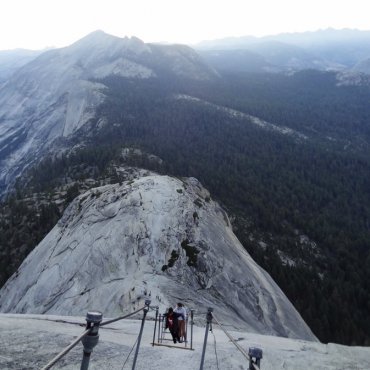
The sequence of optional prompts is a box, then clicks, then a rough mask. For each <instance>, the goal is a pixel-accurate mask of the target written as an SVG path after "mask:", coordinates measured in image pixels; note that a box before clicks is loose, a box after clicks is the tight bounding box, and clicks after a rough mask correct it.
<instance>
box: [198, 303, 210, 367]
mask: <svg viewBox="0 0 370 370" xmlns="http://www.w3.org/2000/svg"><path fill="white" fill-rule="evenodd" d="M212 312H213V308H212V307H209V308H208V312H207V315H206V319H207V325H206V331H205V334H204V343H203V351H202V359H201V361H200V368H199V370H203V365H204V357H205V355H206V348H207V339H208V331H212V319H213V315H212Z"/></svg>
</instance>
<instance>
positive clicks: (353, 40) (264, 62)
mask: <svg viewBox="0 0 370 370" xmlns="http://www.w3.org/2000/svg"><path fill="white" fill-rule="evenodd" d="M194 47H195V48H196V49H197V50H198V51H199V53H200V54H201V55H203V56H204V57H205V58H206V60H207V61H208V62H209V63H210V64H211V65H214V66H216V67H217V66H220V64H221V60H224V63H225V65H224V66H223V69H224V70H225V69H226V70H235V67H236V70H240V71H243V70H244V71H257V72H258V71H273V70H275V71H276V70H278V71H284V70H285V71H286V70H302V69H308V68H312V69H320V70H343V69H351V68H353V67H355V66H356V65H357V64H358V63H361V62H362V61H363V60H366V59H367V58H369V57H370V31H358V30H350V29H344V30H334V29H327V30H320V31H316V32H304V33H290V34H289V33H288V34H279V35H274V36H265V37H261V38H257V37H251V36H247V37H238V38H237V37H234V38H226V39H220V40H212V41H203V42H201V43H199V44H197V45H194ZM216 52H217V53H216ZM250 52H252V53H253V57H252V55H251V54H250ZM241 55H244V56H243V57H241ZM216 56H218V57H216ZM261 57H262V59H261V60H260V63H259V64H258V63H257V65H256V58H261ZM238 58H241V59H240V60H239V61H238ZM248 58H251V59H249V60H248ZM231 61H233V64H232V66H231V67H232V68H229V67H230V66H229V67H228V64H230V63H232V62H231Z"/></svg>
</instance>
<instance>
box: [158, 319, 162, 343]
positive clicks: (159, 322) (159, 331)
mask: <svg viewBox="0 0 370 370" xmlns="http://www.w3.org/2000/svg"><path fill="white" fill-rule="evenodd" d="M161 322H162V315H161V314H160V315H159V319H158V343H162V341H161Z"/></svg>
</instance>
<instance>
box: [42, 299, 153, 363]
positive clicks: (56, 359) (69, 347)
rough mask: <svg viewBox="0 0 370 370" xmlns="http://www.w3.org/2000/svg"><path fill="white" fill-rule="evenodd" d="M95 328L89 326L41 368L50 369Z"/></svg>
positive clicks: (110, 321)
mask: <svg viewBox="0 0 370 370" xmlns="http://www.w3.org/2000/svg"><path fill="white" fill-rule="evenodd" d="M145 307H146V306H144V307H141V308H140V309H138V310H136V311H134V312H131V313H129V314H128V315H124V316H119V317H116V318H115V319H112V320H108V321H104V322H102V323H100V327H101V326H105V325H108V324H111V323H113V322H116V321H119V320H123V319H127V318H128V317H130V316H133V315H135V314H137V313H138V312H140V311H142V310H144V308H145ZM92 329H93V328H89V329H87V330H85V331H84V332H83V333H82V334H81V335H80V336H79V337H77V338H76V339H75V340H74V341H73V342H72V343H71V344H69V345H68V346H67V347H66V348H65V349H63V351H62V352H60V353H59V354H58V355H57V356H55V357H54V358H53V359H52V360H51V361H50V362H49V363H48V364H46V365H45V366H44V367H43V368H42V369H41V370H48V369H50V368H51V367H52V366H54V365H55V364H56V363H57V362H58V361H59V360H60V359H61V358H62V357H64V356H65V355H66V354H67V353H68V352H69V351H70V350H71V349H73V348H74V347H76V345H77V344H78V343H79V342H80V341H81V340H82V339H83V338H84V337H85V336H86V335H88V334H89V333H90V332H91V330H92Z"/></svg>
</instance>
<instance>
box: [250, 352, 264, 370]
mask: <svg viewBox="0 0 370 370" xmlns="http://www.w3.org/2000/svg"><path fill="white" fill-rule="evenodd" d="M248 355H249V370H255V369H254V366H253V364H254V365H257V366H258V368H260V363H261V358H262V349H261V348H257V347H249V351H248Z"/></svg>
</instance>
